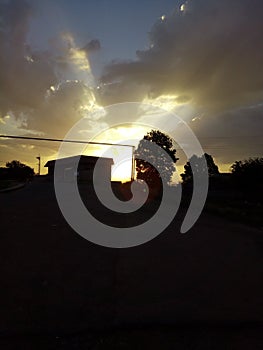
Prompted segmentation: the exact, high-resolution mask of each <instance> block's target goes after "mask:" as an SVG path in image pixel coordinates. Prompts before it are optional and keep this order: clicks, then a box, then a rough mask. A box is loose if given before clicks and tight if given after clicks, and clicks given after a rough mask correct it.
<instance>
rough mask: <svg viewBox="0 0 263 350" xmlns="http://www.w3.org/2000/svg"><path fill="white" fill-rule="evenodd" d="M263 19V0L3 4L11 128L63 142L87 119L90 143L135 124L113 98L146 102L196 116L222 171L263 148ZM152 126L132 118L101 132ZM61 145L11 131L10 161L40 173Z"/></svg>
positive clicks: (5, 152) (1, 46) (2, 143)
mask: <svg viewBox="0 0 263 350" xmlns="http://www.w3.org/2000/svg"><path fill="white" fill-rule="evenodd" d="M262 18H263V2H262V0H231V1H229V0H188V1H184V0H182V1H179V0H173V1H172V0H141V1H140V2H136V1H130V0H111V1H106V0H96V1H95V0H94V1H93V0H90V1H85V0H83V1H82V0H75V1H70V0H53V1H51V0H45V1H40V0H0V50H1V52H0V67H1V68H0V89H1V91H0V128H1V134H6V135H8V134H9V135H31V136H35V137H38V136H42V137H58V138H63V137H64V136H65V134H66V133H67V132H68V130H69V129H70V128H71V127H72V126H73V125H74V124H75V123H76V122H77V121H78V120H80V119H81V118H83V117H86V129H85V130H83V129H82V130H81V132H82V134H81V135H79V136H81V138H82V139H83V137H90V136H91V135H95V134H98V133H99V132H101V131H102V130H104V129H105V128H107V127H108V126H109V125H112V124H113V123H114V122H115V123H120V122H124V123H125V122H128V121H130V120H125V117H123V114H122V116H120V115H118V112H117V111H116V110H115V112H116V114H115V117H114V116H112V115H110V113H107V108H108V107H107V106H109V105H113V104H117V103H126V102H137V103H138V104H140V103H144V104H150V105H157V106H159V107H161V108H164V109H165V110H169V111H173V112H174V113H176V115H178V116H179V117H180V118H182V119H183V120H184V121H186V122H187V123H188V125H189V126H190V127H191V128H192V130H193V131H194V132H195V134H196V136H197V137H198V139H199V141H200V143H201V144H202V146H203V148H204V150H205V151H206V152H207V153H209V154H212V155H213V156H214V158H215V160H216V162H217V164H218V165H219V166H220V169H221V170H222V171H226V170H228V169H229V166H230V164H232V163H233V162H234V161H235V160H239V159H244V158H248V157H256V156H262V149H263V147H262V146H263V141H262V136H263V115H262V114H263V69H262V62H263V40H262V37H263V21H262ZM133 112H134V113H133V121H134V123H136V122H138V121H143V118H142V116H141V115H139V114H138V113H136V112H135V111H133ZM124 114H125V113H124ZM114 118H116V120H114ZM159 118H165V116H160V117H159ZM128 119H130V116H129V118H128ZM148 121H149V118H148ZM163 121H164V120H163ZM164 122H165V121H164ZM150 124H154V123H150ZM146 130H147V128H143V127H139V126H138V125H137V124H136V125H135V124H134V126H133V127H132V125H131V124H130V125H129V126H127V125H126V126H123V127H119V128H115V129H114V130H113V129H111V130H110V131H109V130H108V131H107V132H104V133H103V134H101V135H99V136H98V137H97V139H98V140H100V141H105V142H114V143H115V142H120V141H124V140H125V139H127V138H133V137H134V136H136V138H142V137H143V135H144V133H145V131H146ZM57 147H58V144H54V143H53V144H51V143H48V142H46V143H45V142H42V143H41V142H33V141H32V142H29V141H28V142H25V141H15V140H10V139H9V140H8V139H1V140H0V151H1V156H0V166H3V165H4V164H5V162H6V161H10V160H12V159H19V160H20V161H22V162H26V163H28V164H30V165H31V166H34V167H35V169H36V159H35V157H36V156H38V154H41V157H42V159H43V163H44V162H45V161H46V160H48V159H50V158H52V157H55V156H56V152H57ZM100 151H101V150H100V149H99V148H98V147H97V148H96V147H94V148H93V149H90V153H91V154H99V152H100ZM117 153H118V150H116V154H117ZM178 156H179V158H180V161H181V164H183V163H184V161H185V157H184V156H183V154H182V152H181V151H180V150H179V151H178ZM179 164H180V163H179Z"/></svg>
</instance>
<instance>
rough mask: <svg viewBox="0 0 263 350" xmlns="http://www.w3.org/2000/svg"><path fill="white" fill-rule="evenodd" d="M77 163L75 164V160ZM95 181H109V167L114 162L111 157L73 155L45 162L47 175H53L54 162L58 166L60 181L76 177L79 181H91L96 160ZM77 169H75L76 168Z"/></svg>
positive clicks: (68, 180) (69, 180)
mask: <svg viewBox="0 0 263 350" xmlns="http://www.w3.org/2000/svg"><path fill="white" fill-rule="evenodd" d="M78 160H79V162H78V165H77V166H76V164H77V161H78ZM98 160H99V162H98V164H97V167H98V170H97V176H96V182H98V183H100V182H104V181H111V167H112V165H113V164H114V163H113V159H112V158H104V157H92V156H73V157H67V158H60V159H55V160H50V161H48V162H47V163H46V164H45V167H46V168H48V176H49V177H50V178H53V177H54V169H55V164H56V167H58V170H59V171H58V176H59V180H60V181H66V182H71V181H73V180H74V179H76V178H77V179H78V181H81V182H91V183H92V182H93V172H94V168H95V165H96V163H97V161H98ZM76 169H77V170H76Z"/></svg>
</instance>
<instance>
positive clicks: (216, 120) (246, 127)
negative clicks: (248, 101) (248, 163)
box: [189, 104, 263, 163]
mask: <svg viewBox="0 0 263 350" xmlns="http://www.w3.org/2000/svg"><path fill="white" fill-rule="evenodd" d="M189 125H190V127H191V128H192V130H193V131H194V132H195V134H196V136H197V137H198V139H199V140H200V142H201V144H202V146H203V147H204V149H205V150H206V151H207V152H208V153H210V154H213V155H214V156H215V157H216V158H217V161H219V162H220V163H232V162H233V161H234V160H236V159H245V158H249V157H259V156H262V150H263V138H262V130H263V106H262V104H259V105H255V106H250V107H246V108H238V109H234V110H231V111H227V112H222V113H220V114H218V115H215V116H210V117H209V118H208V117H203V118H195V119H194V120H193V121H192V122H191V123H190V124H189Z"/></svg>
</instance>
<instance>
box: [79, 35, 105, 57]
mask: <svg viewBox="0 0 263 350" xmlns="http://www.w3.org/2000/svg"><path fill="white" fill-rule="evenodd" d="M100 48H101V46H100V41H99V40H98V39H93V40H91V41H90V42H89V43H87V45H85V46H83V47H82V48H81V49H80V50H82V51H85V52H86V53H87V54H89V53H90V52H94V51H99V50H100Z"/></svg>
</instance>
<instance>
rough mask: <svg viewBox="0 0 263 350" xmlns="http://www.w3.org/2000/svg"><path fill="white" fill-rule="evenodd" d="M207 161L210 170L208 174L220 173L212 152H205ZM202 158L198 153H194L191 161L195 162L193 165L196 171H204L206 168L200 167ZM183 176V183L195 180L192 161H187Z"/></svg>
mask: <svg viewBox="0 0 263 350" xmlns="http://www.w3.org/2000/svg"><path fill="white" fill-rule="evenodd" d="M204 157H205V160H206V163H207V170H208V175H209V176H212V175H216V174H219V170H218V166H217V165H216V164H215V162H214V159H213V157H212V156H211V155H210V154H207V153H205V154H204ZM200 159H201V157H197V156H196V155H193V156H192V157H191V159H190V160H191V163H192V164H193V166H194V167H195V172H196V173H197V174H198V173H201V172H202V171H204V169H201V168H200ZM181 177H182V179H183V183H189V182H192V180H193V170H192V167H191V164H190V162H187V163H186V164H185V166H184V173H183V174H181Z"/></svg>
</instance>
